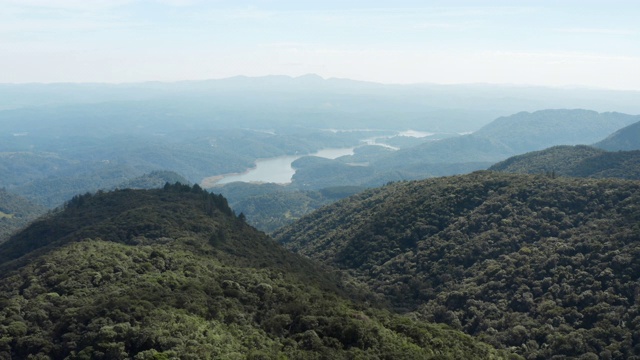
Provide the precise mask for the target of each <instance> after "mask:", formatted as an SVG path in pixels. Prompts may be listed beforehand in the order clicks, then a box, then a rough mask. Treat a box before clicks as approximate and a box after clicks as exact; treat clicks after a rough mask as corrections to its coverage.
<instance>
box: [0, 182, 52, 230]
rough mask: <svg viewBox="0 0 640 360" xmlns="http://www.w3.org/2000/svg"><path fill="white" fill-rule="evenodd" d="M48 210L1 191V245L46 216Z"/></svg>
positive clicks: (3, 190)
mask: <svg viewBox="0 0 640 360" xmlns="http://www.w3.org/2000/svg"><path fill="white" fill-rule="evenodd" d="M45 211H46V209H45V208H44V207H42V206H38V205H37V204H34V203H32V202H30V201H28V200H27V199H25V198H23V197H20V196H17V195H15V194H12V193H10V192H8V191H7V190H5V189H0V243H2V242H4V241H5V240H7V239H8V238H9V235H11V234H13V233H14V232H15V231H17V230H20V229H21V228H23V227H24V226H26V225H27V224H29V223H30V222H31V221H33V220H35V219H36V218H37V217H38V216H40V215H42V214H44V212H45Z"/></svg>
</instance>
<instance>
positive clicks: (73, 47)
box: [0, 0, 640, 90]
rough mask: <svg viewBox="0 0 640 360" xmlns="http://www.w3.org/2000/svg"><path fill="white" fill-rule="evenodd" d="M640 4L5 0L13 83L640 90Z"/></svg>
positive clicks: (3, 66)
mask: <svg viewBox="0 0 640 360" xmlns="http://www.w3.org/2000/svg"><path fill="white" fill-rule="evenodd" d="M639 19H640V1H639V0H628V1H621V0H618V1H616V0H602V1H589V0H582V1H579V0H575V1H571V0H538V1H518V0H511V1H429V0H424V1H403V0H394V1H376V0H368V1H355V0H354V1H349V0H343V1H333V0H322V1H315V0H314V1H306V0H295V1H293V0H292V1H279V0H253V1H245V0H234V1H226V0H209V1H205V0H139V1H138V0H0V82H19V83H21V82H135V81H146V80H161V81H174V80H189V79H212V78H222V77H229V76H235V75H247V76H260V75H269V74H282V75H292V76H297V75H302V74H307V73H316V74H318V75H321V76H323V77H325V78H328V77H341V78H350V79H358V80H369V81H376V82H384V83H420V82H431V83H479V82H482V83H510V84H535V85H553V86H588V87H604V88H616V89H637V90H640V20H639Z"/></svg>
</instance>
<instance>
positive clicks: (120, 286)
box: [0, 184, 506, 359]
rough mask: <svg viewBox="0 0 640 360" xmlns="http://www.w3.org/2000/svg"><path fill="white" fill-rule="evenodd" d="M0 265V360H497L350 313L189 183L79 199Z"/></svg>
mask: <svg viewBox="0 0 640 360" xmlns="http://www.w3.org/2000/svg"><path fill="white" fill-rule="evenodd" d="M0 255H1V258H2V259H1V260H0V358H2V359H28V358H34V359H36V358H37V359H134V358H135V359H358V358H360V359H365V358H366V359H375V358H379V359H432V358H485V359H499V358H506V356H503V355H501V354H500V353H498V352H496V351H495V350H493V349H492V348H490V347H489V346H487V345H485V344H482V343H479V342H478V341H476V340H474V339H473V338H471V337H470V336H468V335H465V334H463V333H461V332H459V331H455V330H452V329H449V328H447V327H444V326H441V325H431V324H429V323H425V322H418V321H415V320H411V319H409V318H407V317H402V316H399V315H394V314H392V313H390V312H388V311H385V310H381V309H377V308H375V307H374V308H370V307H369V304H365V303H360V302H357V301H356V299H358V298H365V297H364V296H365V295H366V294H367V293H366V291H357V290H356V288H355V287H354V286H348V285H346V284H345V285H342V284H343V282H342V281H338V280H337V276H334V275H332V274H329V273H327V272H325V271H323V270H322V269H321V268H320V267H319V266H318V265H314V263H312V262H311V261H310V260H307V259H304V258H302V257H300V256H298V255H295V254H291V253H289V252H287V251H285V250H284V249H283V248H282V247H281V246H279V245H278V244H277V243H275V242H274V241H273V240H271V239H269V238H268V237H266V236H265V235H264V234H263V233H260V232H258V231H256V230H255V229H253V228H252V227H250V226H248V225H247V224H245V223H244V221H243V216H236V215H235V214H233V213H232V211H231V210H230V208H229V207H228V206H227V203H226V199H224V198H223V197H222V196H219V195H213V194H209V193H207V192H205V191H203V190H201V189H200V188H199V187H198V186H197V185H194V186H193V187H191V186H186V185H181V184H175V185H166V186H165V187H164V188H162V189H157V190H117V191H113V192H108V193H102V192H99V193H96V194H93V195H83V196H77V197H75V198H73V199H72V200H71V201H70V202H68V203H67V205H66V206H65V208H64V209H62V210H60V211H58V212H56V213H52V214H49V215H47V216H46V217H43V218H41V219H40V220H38V221H36V222H34V223H33V224H32V225H30V226H29V227H28V228H27V229H25V230H24V231H22V232H20V233H19V234H17V235H16V236H14V237H12V239H11V240H9V241H8V242H6V243H4V244H2V245H0ZM344 286H347V287H346V288H345V289H347V290H349V292H350V293H353V292H355V293H356V294H358V293H360V294H361V296H354V297H353V299H348V298H346V297H345V296H343V295H341V294H342V293H346V292H347V291H345V290H341V288H343V287H344ZM370 299H372V297H370Z"/></svg>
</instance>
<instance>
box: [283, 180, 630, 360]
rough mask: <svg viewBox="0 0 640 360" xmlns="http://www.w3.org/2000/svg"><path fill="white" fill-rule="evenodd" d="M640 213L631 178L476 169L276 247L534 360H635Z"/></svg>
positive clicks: (303, 231)
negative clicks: (500, 171) (334, 270)
mask: <svg viewBox="0 0 640 360" xmlns="http://www.w3.org/2000/svg"><path fill="white" fill-rule="evenodd" d="M639 204H640V183H638V182H637V181H624V180H613V179H607V180H587V179H578V178H562V177H555V178H554V177H552V176H546V175H537V176H536V175H512V174H500V173H495V172H488V171H483V172H476V173H472V174H469V175H463V176H454V177H444V178H438V179H429V180H423V181H415V182H399V183H393V184H389V185H387V186H384V187H382V188H379V189H373V190H368V191H365V192H363V193H361V194H359V195H356V196H353V197H350V198H348V199H345V200H341V201H339V202H337V203H335V204H333V205H331V206H328V207H324V208H322V209H320V210H318V211H316V212H314V213H312V214H310V215H308V216H306V217H304V218H302V219H301V220H300V221H298V222H296V223H294V224H292V225H290V226H288V227H285V228H283V229H281V230H279V231H277V232H276V233H275V235H274V236H275V237H276V239H277V240H279V241H280V242H282V243H283V244H285V246H286V247H287V248H289V249H291V250H293V251H295V252H297V253H300V254H303V255H306V256H309V257H311V258H313V259H316V260H319V261H321V262H323V263H325V264H327V265H331V266H334V267H337V268H340V269H343V270H344V271H346V272H348V273H350V274H352V275H353V276H355V277H356V278H357V279H359V280H360V281H362V282H365V283H366V284H368V286H369V288H370V289H372V290H373V291H375V292H376V293H378V294H381V295H383V296H384V297H386V298H387V299H389V300H390V301H391V302H392V303H393V306H394V307H395V308H396V309H397V310H399V311H404V312H411V313H412V314H413V315H414V316H417V317H419V318H421V319H424V320H428V321H436V322H444V323H447V324H449V325H450V326H452V327H454V328H456V329H459V330H462V331H464V332H466V333H468V334H471V335H474V336H477V337H478V338H479V339H482V340H484V341H487V342H489V343H491V344H493V345H495V346H497V347H499V348H509V349H512V350H513V351H515V352H517V353H519V354H521V355H522V356H524V357H526V358H528V359H549V358H553V357H554V356H555V358H565V357H568V358H578V357H580V358H584V359H591V358H593V359H595V358H602V359H633V358H639V357H640V336H639V334H640V307H639V304H640V303H639V299H640V298H639V294H640V293H639V291H640V281H639V279H638V274H640V267H639V266H640V242H639V241H638V240H639V239H640V205H639Z"/></svg>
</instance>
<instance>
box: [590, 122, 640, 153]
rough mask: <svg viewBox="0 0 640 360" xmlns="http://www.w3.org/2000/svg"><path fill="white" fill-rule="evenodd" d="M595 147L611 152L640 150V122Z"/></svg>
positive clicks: (619, 131)
mask: <svg viewBox="0 0 640 360" xmlns="http://www.w3.org/2000/svg"><path fill="white" fill-rule="evenodd" d="M594 146H596V147H599V148H602V149H605V150H609V151H616V150H640V121H638V122H637V123H634V124H631V125H629V126H626V127H624V128H622V129H620V130H618V131H616V132H614V133H613V134H611V135H610V136H608V137H607V138H606V139H604V140H602V141H600V142H597V143H596V144H594Z"/></svg>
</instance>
